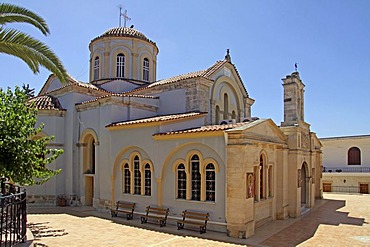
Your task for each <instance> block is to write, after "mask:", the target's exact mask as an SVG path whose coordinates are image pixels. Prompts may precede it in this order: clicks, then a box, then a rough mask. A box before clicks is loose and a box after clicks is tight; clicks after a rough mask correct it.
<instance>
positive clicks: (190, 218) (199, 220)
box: [177, 210, 209, 234]
mask: <svg viewBox="0 0 370 247" xmlns="http://www.w3.org/2000/svg"><path fill="white" fill-rule="evenodd" d="M182 217H183V219H182V220H178V221H177V229H178V230H180V229H183V228H184V225H185V224H191V225H197V226H199V231H200V233H201V234H202V233H205V232H206V228H207V221H208V219H209V213H198V212H192V211H187V210H185V211H183V212H182Z"/></svg>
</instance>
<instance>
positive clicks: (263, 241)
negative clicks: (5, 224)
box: [28, 193, 370, 247]
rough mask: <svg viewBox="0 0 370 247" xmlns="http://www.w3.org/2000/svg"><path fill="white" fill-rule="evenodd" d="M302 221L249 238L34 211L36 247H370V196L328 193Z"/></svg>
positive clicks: (70, 211)
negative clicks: (180, 246)
mask: <svg viewBox="0 0 370 247" xmlns="http://www.w3.org/2000/svg"><path fill="white" fill-rule="evenodd" d="M324 198H325V199H324V200H320V201H318V203H317V205H316V207H315V208H314V209H313V210H311V211H309V212H307V213H305V214H304V215H303V216H302V217H300V218H298V219H288V220H285V221H274V222H273V223H271V224H268V225H265V226H262V227H260V228H258V229H257V231H256V234H255V235H254V236H253V237H251V238H248V239H234V238H229V237H227V235H226V234H225V233H218V232H212V231H207V233H205V234H199V232H196V231H189V230H181V231H178V230H177V229H176V226H175V225H168V226H166V227H162V228H160V227H159V226H157V225H154V224H144V225H141V224H140V220H139V219H138V218H136V219H134V220H131V221H127V220H126V219H124V218H123V217H115V218H113V219H112V218H111V217H110V215H108V214H106V213H100V212H97V211H95V210H94V209H93V208H91V207H49V208H40V207H39V208H36V207H29V214H28V224H29V226H30V229H31V230H32V232H33V234H34V241H33V243H34V244H35V246H50V247H52V246H179V245H182V246H239V245H247V246H370V195H349V194H331V193H325V194H324Z"/></svg>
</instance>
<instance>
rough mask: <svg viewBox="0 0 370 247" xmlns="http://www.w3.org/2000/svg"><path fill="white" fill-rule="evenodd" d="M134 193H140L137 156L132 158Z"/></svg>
mask: <svg viewBox="0 0 370 247" xmlns="http://www.w3.org/2000/svg"><path fill="white" fill-rule="evenodd" d="M134 194H135V195H140V194H141V173H140V160H139V157H138V156H135V158H134Z"/></svg>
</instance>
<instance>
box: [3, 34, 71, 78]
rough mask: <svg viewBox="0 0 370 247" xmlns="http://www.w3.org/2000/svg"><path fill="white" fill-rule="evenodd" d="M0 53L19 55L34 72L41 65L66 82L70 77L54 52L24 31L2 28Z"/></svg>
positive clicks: (37, 70)
mask: <svg viewBox="0 0 370 247" xmlns="http://www.w3.org/2000/svg"><path fill="white" fill-rule="evenodd" d="M0 53H4V54H8V55H13V56H16V57H19V58H20V59H22V60H23V61H24V62H25V63H27V65H28V66H29V67H30V69H31V70H32V71H33V72H34V73H38V72H39V66H40V65H41V66H43V67H45V68H46V69H48V70H50V71H51V72H53V73H54V74H55V75H56V76H57V77H58V78H59V79H60V80H61V82H65V81H66V79H67V77H68V75H67V72H66V70H65V69H64V67H63V65H62V63H61V61H60V60H59V58H58V57H57V56H56V55H55V54H54V52H53V51H52V50H51V49H50V48H49V47H48V46H46V45H45V44H44V43H42V42H40V41H39V40H36V39H34V38H32V37H31V36H29V35H27V34H25V33H23V32H20V31H17V30H14V29H9V28H7V29H4V30H1V29H0Z"/></svg>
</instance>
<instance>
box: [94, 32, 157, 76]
mask: <svg viewBox="0 0 370 247" xmlns="http://www.w3.org/2000/svg"><path fill="white" fill-rule="evenodd" d="M89 47H90V82H91V81H93V80H94V60H95V57H96V56H99V58H100V66H99V70H100V71H99V74H100V77H99V79H107V78H115V77H116V57H117V55H118V54H119V53H122V54H124V55H125V71H124V75H125V78H128V79H134V80H142V79H143V71H142V68H143V61H144V58H147V59H148V60H149V81H150V82H154V81H155V80H156V70H157V54H158V48H157V47H156V46H155V45H153V44H152V43H149V42H146V41H143V40H140V39H136V38H130V37H103V38H99V39H97V40H94V41H93V42H92V43H91V44H90V46H89Z"/></svg>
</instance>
